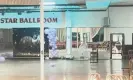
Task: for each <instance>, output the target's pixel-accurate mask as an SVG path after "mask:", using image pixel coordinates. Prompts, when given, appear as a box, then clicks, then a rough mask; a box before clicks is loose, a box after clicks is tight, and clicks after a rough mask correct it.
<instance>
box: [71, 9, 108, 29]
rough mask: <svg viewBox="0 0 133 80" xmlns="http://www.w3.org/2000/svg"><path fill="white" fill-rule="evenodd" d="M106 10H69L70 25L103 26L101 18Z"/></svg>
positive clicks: (105, 14)
mask: <svg viewBox="0 0 133 80" xmlns="http://www.w3.org/2000/svg"><path fill="white" fill-rule="evenodd" d="M107 16H108V13H107V11H85V12H71V19H72V27H73V28H75V27H80V28H85V27H86V28H87V27H103V19H104V17H107Z"/></svg>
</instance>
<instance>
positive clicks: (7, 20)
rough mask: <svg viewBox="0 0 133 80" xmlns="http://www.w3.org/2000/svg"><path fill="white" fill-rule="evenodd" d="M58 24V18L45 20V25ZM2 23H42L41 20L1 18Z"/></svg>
mask: <svg viewBox="0 0 133 80" xmlns="http://www.w3.org/2000/svg"><path fill="white" fill-rule="evenodd" d="M57 22H58V19H57V18H44V23H57ZM0 23H40V18H0Z"/></svg>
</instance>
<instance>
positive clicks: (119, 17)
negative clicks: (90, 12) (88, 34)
mask: <svg viewBox="0 0 133 80" xmlns="http://www.w3.org/2000/svg"><path fill="white" fill-rule="evenodd" d="M109 16H110V24H111V25H110V27H109V28H106V29H104V31H105V32H104V40H105V41H106V40H107V41H109V40H110V34H111V33H124V34H125V44H127V45H131V44H132V33H133V7H110V8H109Z"/></svg>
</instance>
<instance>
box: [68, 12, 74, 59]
mask: <svg viewBox="0 0 133 80" xmlns="http://www.w3.org/2000/svg"><path fill="white" fill-rule="evenodd" d="M66 30H67V31H66V36H67V37H66V50H67V51H66V52H67V54H66V58H67V59H72V58H73V57H72V24H71V13H70V12H69V11H68V12H66Z"/></svg>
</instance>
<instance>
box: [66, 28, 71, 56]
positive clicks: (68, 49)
mask: <svg viewBox="0 0 133 80" xmlns="http://www.w3.org/2000/svg"><path fill="white" fill-rule="evenodd" d="M66 49H67V54H68V55H71V53H72V28H67V40H66Z"/></svg>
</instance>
